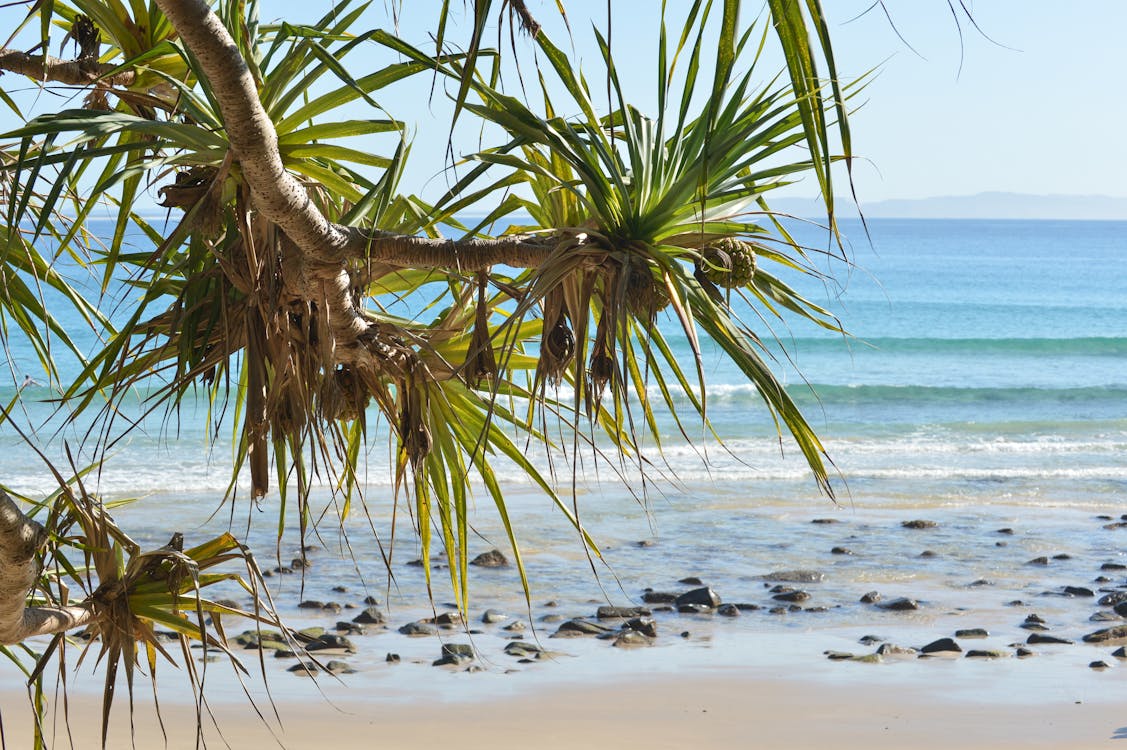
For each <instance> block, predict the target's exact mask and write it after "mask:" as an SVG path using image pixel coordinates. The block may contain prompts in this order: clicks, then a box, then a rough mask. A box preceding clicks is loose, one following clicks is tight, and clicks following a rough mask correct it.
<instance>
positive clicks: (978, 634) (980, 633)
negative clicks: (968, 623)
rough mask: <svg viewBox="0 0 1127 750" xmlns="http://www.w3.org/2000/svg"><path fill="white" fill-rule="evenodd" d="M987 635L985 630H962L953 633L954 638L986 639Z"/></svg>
mask: <svg viewBox="0 0 1127 750" xmlns="http://www.w3.org/2000/svg"><path fill="white" fill-rule="evenodd" d="M989 635H990V633H988V632H987V631H986V629H985V628H964V629H962V630H956V631H955V637H956V638H986V637H987V636H989Z"/></svg>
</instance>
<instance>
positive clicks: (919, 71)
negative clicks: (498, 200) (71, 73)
mask: <svg viewBox="0 0 1127 750" xmlns="http://www.w3.org/2000/svg"><path fill="white" fill-rule="evenodd" d="M955 2H956V6H957V5H958V2H957V0H955ZM870 3H871V0H827V2H826V6H827V11H828V12H829V13H831V14H832V15H831V33H832V34H833V35H834V40H835V46H836V49H837V54H838V60H839V66H840V73H841V74H842V75H843V76H844V77H851V76H858V75H861V74H863V73H864V72H866V71H868V70H870V69H872V68H879V75H877V77H876V78H875V79H874V80H873V81H872V83H871V84H870V85H869V87H868V88H867V89H866V91H865V92H864V93H863V94H862V95H861V97H859V99H858V100H856V102H857V103H858V104H862V103H863V104H864V106H863V107H861V109H860V110H859V111H857V112H856V113H855V114H854V116H853V119H852V123H853V130H854V138H855V144H854V150H855V153H856V154H857V155H859V156H861V157H864V158H865V160H866V161H865V162H863V163H861V164H859V165H858V167H857V171H856V177H857V188H858V193H859V196H860V197H861V199H862V202H863V203H864V202H873V201H877V200H881V199H885V198H918V197H926V196H934V195H966V194H973V193H977V192H981V191H987V190H1003V191H1014V192H1027V193H1066V194H1105V195H1114V196H1127V181H1125V179H1124V174H1127V139H1125V138H1124V136H1123V129H1124V123H1125V122H1127V103H1125V97H1124V95H1123V91H1124V84H1123V78H1124V73H1127V45H1124V43H1123V42H1122V41H1121V36H1122V35H1123V34H1124V33H1125V32H1124V30H1125V29H1127V0H1085V1H1084V2H1079V3H1073V4H1068V3H1060V2H1057V1H1056V0H992V1H991V2H989V3H985V2H980V3H971V2H967V5H968V7H971V8H972V9H973V12H974V14H975V20H976V21H977V23H978V25H979V26H980V27H981V28H982V29H983V30H984V31H985V33H986V34H988V35H989V36H990V37H991V38H992V39H994V40H996V42H997V43H995V42H992V41H990V40H988V39H987V38H984V36H983V35H982V34H980V33H979V32H978V31H976V30H975V29H974V28H972V27H971V26H970V24H969V23H968V22H967V19H966V18H965V16H961V14H960V20H961V21H962V26H963V28H962V35H961V38H962V48H963V49H962V54H963V59H962V68H961V72H960V46H961V45H960V32H959V30H958V28H957V27H956V25H955V21H954V18H953V17H952V14H951V11H950V10H949V8H948V4H947V0H888V2H887V6H888V8H889V11H890V13H891V14H892V17H893V19H894V20H895V22H896V24H897V27H898V28H899V30H900V32H901V33H902V34H903V36H904V37H905V38H906V39H907V41H908V42H909V43H910V44H911V45H912V46H913V47H914V48H915V49H916V50H918V52H919V53H920V54H921V55H922V57H920V56H917V55H916V54H915V53H914V52H912V51H911V50H910V49H909V48H908V47H907V46H906V45H905V43H904V42H902V41H901V40H900V39H899V38H897V35H896V33H895V32H894V31H893V30H892V28H891V27H890V25H889V22H888V20H887V19H886V18H885V16H884V14H883V13H882V12H881V11H880V9H879V8H877V9H873V10H872V11H870V12H869V13H868V14H866V15H863V16H861V17H860V18H857V19H856V20H853V21H852V22H848V23H847V21H849V19H851V18H853V17H855V16H857V14H859V13H861V12H862V11H864V10H865V8H867V7H868V6H869V5H870ZM564 4H565V6H566V7H567V9H568V12H569V15H570V18H571V22H572V28H573V30H574V31H575V37H574V39H575V41H574V43H575V48H576V50H577V52H578V54H579V56H580V57H582V58H583V59H584V60H585V67H586V68H587V70H588V75H589V77H590V78H591V79H592V81H593V83H595V84H597V82H598V81H599V80H601V69H600V68H599V67H598V66H597V62H598V55H597V52H596V51H595V48H594V45H593V41H592V35H591V33H590V20H591V19H594V20H595V22H596V23H598V24H599V25H600V27H604V26H605V13H606V2H605V0H565V2H564ZM389 5H390V3H389V2H386V1H384V0H377V1H376V2H373V3H372V6H371V8H370V9H369V12H368V17H369V21H370V23H371V24H372V25H388V24H389V21H388V20H387V16H386V15H385V12H386V9H387V7H388V6H389ZM460 5H461V4H460V3H453V4H452V6H453V7H456V8H457V7H460ZM613 5H614V8H615V11H614V12H615V19H614V21H615V23H614V37H613V41H614V49H615V54H616V58H617V59H619V61H620V73H621V74H622V75H623V76H624V78H626V79H627V80H626V87H627V89H628V90H631V91H634V92H637V94H638V103H639V104H640V105H641V106H642V107H643V108H647V107H652V96H653V85H652V81H653V77H654V62H653V61H654V50H655V46H656V45H655V40H656V30H657V16H658V10H657V9H658V7H659V3H658V1H657V0H615V2H614V3H613ZM686 5H687V3H686V2H685V0H670V2H669V6H670V9H671V10H670V14H669V15H670V22H671V23H675V22H676V19H677V18H679V17H680V15H681V12H680V10H679V8H683V7H685V6H686ZM402 6H403V17H402V26H401V31H402V33H403V35H404V36H405V37H407V38H409V39H411V40H413V41H415V42H417V43H419V44H420V45H423V44H426V39H427V35H428V34H429V33H430V32H431V30H432V28H433V20H434V18H435V16H436V15H437V12H438V7H437V6H438V4H437V3H432V2H415V3H411V2H408V3H403V4H402ZM329 7H330V0H301V2H297V1H296V0H261V14H262V16H263V19H264V20H267V19H277V18H285V19H286V20H289V21H291V22H300V21H307V20H313V19H315V18H316V17H317V16H318V15H320V14H321V13H323V12H325V11H326V10H327V9H328V8H329ZM529 7H530V8H531V9H532V10H533V12H534V13H535V14H536V15H537V16H538V17H539V18H540V19H541V20H542V21H544V22H545V26H546V28H548V29H549V30H550V33H552V35H553V38H555V39H557V40H558V41H559V42H560V44H561V46H566V34H565V33H564V31H563V29H562V27H561V25H560V23H559V20H558V16H557V14H556V10H555V7H556V2H555V0H529ZM419 8H424V10H419ZM748 8H749V9H751V8H755V9H758V8H757V6H754V5H751V4H749V5H748ZM16 10H19V9H16ZM11 13H13V10H11V9H9V10H6V11H4V14H3V15H0V21H8V20H10V19H11V18H12V16H11ZM754 15H755V14H754V13H753V12H751V11H750V10H749V11H748V12H746V13H745V15H744V18H743V21H744V22H745V23H750V22H751V21H752V20H753V18H754ZM490 34H491V36H490V37H489V39H488V41H489V43H491V44H492V43H495V41H496V30H495V27H494V29H493V30H492V31H491V32H490ZM450 36H451V38H452V39H458V40H465V39H467V38H468V30H467V28H466V26H465V24H464V22H463V23H461V24H456V25H455V26H454V28H452V29H451V31H450ZM503 44H504V45H506V46H507V45H508V34H507V31H506V34H505V37H504V42H503ZM56 45H57V41H56ZM517 45H518V47H519V48H522V49H523V53H522V54H523V56H524V57H525V58H528V59H531V49H532V43H531V42H530V41H529V40H528V39H527V38H526V37H518V39H517ZM1002 45H1004V46H1002ZM371 50H372V51H371V52H370V53H369V52H367V51H365V52H362V53H359V54H356V55H354V56H351V57H350V58H349V62H348V65H349V69H350V70H352V71H353V72H354V73H356V74H360V75H362V74H363V73H365V72H367V71H366V70H364V68H366V67H368V66H369V65H370V67H371V68H375V67H378V66H382V65H383V64H386V63H387V62H389V61H390V59H389V58H388V57H387V53H386V52H384V51H381V50H380V49H378V48H376V47H374V46H373V47H372V48H371ZM55 51H56V50H55V49H53V50H52V52H55ZM369 54H370V55H371V56H372V57H371V58H370V59H366V58H365V57H364V55H369ZM622 61H627V63H626V64H622ZM781 67H782V62H781V60H780V59H779V58H778V57H777V56H774V57H772V56H768V57H767V59H766V60H765V62H764V63H763V66H762V68H763V71H764V75H765V76H766V75H768V74H773V73H774V72H776V71H778V70H780V69H781ZM526 69H527V70H528V71H529V73H528V74H526V80H527V81H528V83H529V84H530V85H533V86H534V85H535V84H534V73H533V72H532V71H531V67H530V66H526ZM416 80H417V79H416ZM14 82H15V81H14V78H13V77H10V76H5V78H4V79H3V84H4V85H5V86H12V85H13V83H14ZM507 82H508V88H509V90H510V91H511V92H513V93H517V92H519V87H518V85H517V81H516V80H515V77H512V76H510V78H509V79H508V81H507ZM380 98H381V102H382V103H384V105H385V106H386V107H387V108H388V110H389V111H390V112H391V113H392V114H393V115H394V116H396V117H399V118H401V119H406V120H408V121H411V122H413V123H414V126H413V133H414V138H415V145H414V152H413V154H412V164H411V168H410V169H409V176H408V177H407V179H406V180H405V182H404V184H403V186H402V187H403V188H404V189H405V190H407V191H411V192H418V191H424V192H425V193H426V195H427V196H428V197H431V198H434V197H436V196H437V194H438V193H439V192H441V190H442V188H443V186H444V183H445V179H444V178H443V177H442V176H440V174H441V172H442V169H443V166H444V158H443V157H444V147H445V141H446V134H447V128H448V124H449V119H448V112H449V110H448V108H447V107H446V106H445V103H444V102H443V101H442V99H443V97H442V96H441V95H439V96H438V101H437V102H436V103H434V104H432V105H428V103H427V100H426V97H425V96H421V95H420V92H419V88H418V86H417V84H416V85H414V86H412V87H409V88H405V89H403V90H401V91H399V92H398V93H383V94H381V96H380ZM43 101H44V102H45V103H47V104H49V105H50V106H58V105H57V101H58V100H57V99H54V98H53V97H51V96H48V97H44V99H43ZM3 122H4V124H9V123H11V118H10V117H4V119H3ZM477 135H478V133H477V131H475V130H471V132H470V134H469V135H468V136H467V135H465V134H463V136H462V137H461V138H460V139H459V140H458V141H457V142H456V144H455V148H456V150H458V151H469V150H472V149H473V148H474V147H475V146H476V144H477ZM380 150H390V147H387V148H386V149H385V147H384V146H380ZM815 190H816V188H815V187H814V186H813V185H812V184H799V185H796V186H792V187H790V188H787V189H786V191H787V192H786V193H785V194H789V195H796V196H804V197H808V196H813V194H814V193H815ZM780 194H783V193H780Z"/></svg>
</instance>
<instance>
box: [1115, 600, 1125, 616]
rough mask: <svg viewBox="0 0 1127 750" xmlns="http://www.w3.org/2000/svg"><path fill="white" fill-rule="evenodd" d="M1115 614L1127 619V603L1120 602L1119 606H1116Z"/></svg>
mask: <svg viewBox="0 0 1127 750" xmlns="http://www.w3.org/2000/svg"><path fill="white" fill-rule="evenodd" d="M1115 614H1117V615H1119V616H1120V617H1127V602H1119V604H1116V605H1115Z"/></svg>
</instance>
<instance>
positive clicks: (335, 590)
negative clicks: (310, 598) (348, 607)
mask: <svg viewBox="0 0 1127 750" xmlns="http://www.w3.org/2000/svg"><path fill="white" fill-rule="evenodd" d="M333 593H334V594H347V593H348V587H347V586H333Z"/></svg>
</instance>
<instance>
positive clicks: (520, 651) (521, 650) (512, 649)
mask: <svg viewBox="0 0 1127 750" xmlns="http://www.w3.org/2000/svg"><path fill="white" fill-rule="evenodd" d="M543 651H544V649H542V648H540V647H539V646H537V645H535V644H532V643H526V642H525V641H509V642H508V643H506V644H505V653H506V654H508V655H509V656H516V657H518V658H521V659H527V658H530V657H531V658H533V659H535V658H536V657H538V656H539V655H540V654H541V653H542V652H543Z"/></svg>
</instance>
